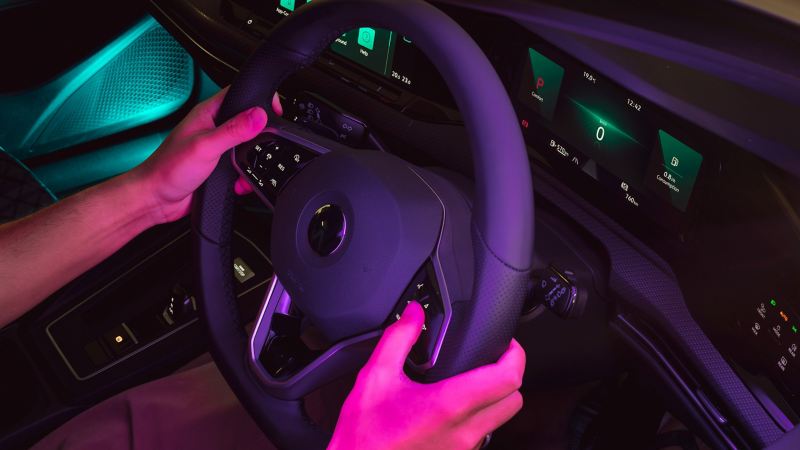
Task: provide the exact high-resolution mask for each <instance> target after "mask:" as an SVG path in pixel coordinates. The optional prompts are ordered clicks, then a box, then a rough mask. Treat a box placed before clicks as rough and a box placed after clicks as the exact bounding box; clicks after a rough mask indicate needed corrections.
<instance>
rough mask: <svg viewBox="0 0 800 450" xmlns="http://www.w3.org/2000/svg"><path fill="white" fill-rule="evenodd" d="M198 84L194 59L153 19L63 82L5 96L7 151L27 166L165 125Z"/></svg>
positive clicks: (1, 109)
mask: <svg viewBox="0 0 800 450" xmlns="http://www.w3.org/2000/svg"><path fill="white" fill-rule="evenodd" d="M194 80H195V72H194V64H193V62H192V59H191V57H190V56H189V55H188V54H187V53H186V51H184V50H183V48H182V47H181V46H180V45H179V44H178V43H177V42H176V41H175V40H174V39H173V38H172V37H171V36H170V35H169V33H167V31H166V30H164V29H163V28H162V27H161V26H160V25H158V23H157V22H156V21H155V20H154V19H152V18H151V17H146V18H145V19H143V20H141V21H140V22H138V23H137V24H136V25H134V26H133V27H132V28H131V29H129V30H128V31H126V32H124V33H123V34H122V35H121V36H119V37H118V38H117V39H115V40H113V41H112V42H110V43H109V44H107V45H106V46H105V47H103V48H102V49H101V50H100V51H98V52H97V53H95V54H94V55H92V56H91V57H89V58H88V59H86V60H85V61H83V62H81V63H80V64H78V65H77V66H75V67H73V68H72V69H70V70H68V71H66V72H65V73H63V74H61V75H60V76H58V77H57V78H56V79H54V80H52V81H50V82H47V83H46V84H44V85H43V86H41V87H38V88H35V89H31V90H28V91H25V92H22V93H17V94H6V95H2V96H0V123H2V124H3V127H2V129H0V145H2V146H3V147H4V148H5V149H6V150H7V151H9V152H10V153H11V154H13V155H14V156H15V157H17V158H19V159H21V160H25V159H28V158H31V157H34V156H41V155H43V154H46V153H49V152H52V151H55V150H58V149H62V148H66V147H71V146H75V145H78V144H81V143H85V142H88V141H91V140H94V139H97V138H100V137H104V136H109V135H112V134H114V133H118V132H121V131H125V130H129V129H131V128H134V127H137V126H140V125H143V124H147V123H150V122H153V121H156V120H159V119H162V118H164V117H166V116H168V115H169V114H171V113H173V112H175V111H177V110H178V109H179V108H180V107H181V106H183V105H184V104H185V103H186V102H187V101H188V100H189V98H190V96H191V94H192V91H193V88H194Z"/></svg>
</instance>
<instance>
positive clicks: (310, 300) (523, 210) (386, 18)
mask: <svg viewBox="0 0 800 450" xmlns="http://www.w3.org/2000/svg"><path fill="white" fill-rule="evenodd" d="M358 27H379V28H383V29H391V30H394V31H395V32H399V33H402V35H404V36H408V37H410V38H411V39H413V42H414V43H415V44H416V45H417V46H418V47H419V48H420V49H421V50H422V51H423V52H424V53H425V54H426V55H427V56H428V58H429V59H430V60H431V61H432V62H433V64H434V65H435V66H436V68H437V69H438V70H439V72H440V73H441V74H442V76H443V78H444V79H445V80H446V82H447V85H448V87H449V88H450V90H451V92H452V94H453V97H454V98H455V100H456V102H457V104H458V107H459V109H460V111H461V114H462V116H463V118H464V123H465V126H466V129H467V132H468V133H469V136H470V138H471V147H472V155H473V160H474V165H475V189H474V198H473V199H469V198H468V197H467V196H466V195H465V194H464V193H463V192H462V191H460V190H459V189H458V188H456V187H455V184H453V183H451V182H450V181H448V179H446V177H443V176H441V175H438V174H437V173H434V172H432V171H429V170H425V169H422V168H419V167H415V166H414V165H412V164H410V163H408V162H406V161H404V160H402V159H399V158H397V157H395V156H393V155H390V154H387V153H382V152H376V151H368V150H356V149H351V148H346V147H343V146H341V145H339V144H336V143H333V142H329V141H327V140H325V139H323V138H319V137H316V136H314V135H312V134H310V133H307V132H305V131H304V130H302V129H300V128H299V127H297V126H295V125H294V124H291V123H288V122H287V121H284V120H282V119H280V118H278V117H275V115H274V114H273V113H272V111H271V108H270V102H271V99H272V96H273V94H274V93H275V91H276V89H277V88H278V86H279V85H280V83H281V82H282V81H283V80H284V79H285V78H286V77H287V76H288V75H290V74H292V73H293V72H295V71H296V70H298V69H300V68H302V67H306V66H308V65H309V64H311V63H313V62H314V61H315V59H316V58H317V57H318V56H319V55H320V53H321V52H322V51H323V50H324V49H325V48H327V46H328V45H329V44H330V43H331V42H332V41H333V40H334V39H336V38H337V37H340V36H342V34H343V33H345V32H347V31H348V30H352V29H356V28H358ZM350 44H351V45H353V44H356V43H355V42H351V43H350ZM253 106H261V107H263V108H264V109H265V110H266V111H268V114H269V115H270V121H269V125H268V128H267V129H266V130H265V131H264V133H262V135H260V136H259V138H257V142H255V144H254V143H253V142H251V143H248V144H244V145H242V146H239V147H237V148H236V149H233V150H232V151H230V152H228V154H227V156H223V157H222V158H221V159H220V162H219V164H218V165H217V167H216V169H215V170H214V172H213V173H212V175H211V176H210V177H209V178H208V180H207V181H206V182H205V184H204V185H203V186H202V187H201V189H200V190H199V191H198V192H197V194H196V195H195V203H194V205H193V213H192V220H193V227H194V229H195V248H196V251H197V264H198V265H197V268H198V271H197V274H198V282H199V288H200V291H199V293H198V294H199V298H200V301H201V308H200V311H201V315H202V318H203V320H204V321H205V323H206V325H207V327H208V330H209V333H210V338H211V348H212V354H213V356H214V359H215V361H216V363H217V365H218V366H219V369H220V371H221V372H222V374H223V375H224V376H225V379H226V380H227V382H228V383H229V384H230V386H231V388H232V389H233V391H234V392H235V393H236V394H237V396H238V397H239V399H240V400H241V402H242V403H243V404H244V406H245V407H246V408H247V410H248V411H249V413H250V414H251V415H252V416H253V417H254V419H255V420H256V422H257V423H258V424H259V426H260V427H261V428H262V429H263V431H264V433H266V435H267V436H268V437H269V438H270V439H271V440H272V442H273V443H275V444H276V445H277V446H279V447H281V448H304V449H306V448H321V447H323V446H325V445H326V443H327V442H328V441H329V439H330V436H329V435H328V434H327V433H326V432H324V431H322V430H321V429H320V428H319V427H317V426H316V425H314V424H313V423H312V422H311V421H310V419H309V418H308V416H307V415H306V413H305V411H304V408H303V402H302V399H303V396H304V395H306V394H307V393H309V392H311V391H312V390H314V389H316V388H318V387H320V386H322V385H323V384H325V383H328V382H330V381H331V380H333V379H335V378H337V377H340V376H342V375H344V374H347V373H353V372H355V371H357V370H358V369H359V368H360V367H361V366H362V365H363V364H364V363H365V362H366V360H367V358H368V356H369V354H370V352H371V350H372V348H373V346H374V344H375V342H376V339H377V338H378V336H379V335H380V333H381V330H382V329H383V328H385V327H386V326H387V325H388V324H390V323H391V322H392V321H393V320H394V317H395V315H396V314H397V312H398V311H401V310H402V307H403V306H404V305H405V303H406V302H408V301H419V302H420V303H422V304H423V306H424V308H425V312H426V329H425V330H424V331H423V333H422V337H421V338H420V342H419V343H418V344H417V345H416V346H415V347H414V350H413V351H412V354H411V355H410V358H409V361H408V365H409V367H410V370H412V371H414V372H415V373H417V374H418V375H419V378H420V379H421V380H422V381H436V380H440V379H442V378H445V377H448V376H452V375H455V374H458V373H461V372H464V371H466V370H469V369H472V368H475V367H477V366H480V365H484V364H488V363H492V362H494V361H496V360H497V358H498V357H499V356H500V355H501V354H502V353H503V351H504V350H505V349H506V348H507V347H508V343H509V341H510V340H511V338H512V336H513V333H514V330H515V328H516V325H517V321H518V317H519V315H520V312H521V309H522V304H523V300H524V296H525V290H526V284H527V281H528V277H529V271H530V267H531V264H532V254H533V236H534V230H533V225H534V211H533V188H532V184H531V175H530V168H529V163H528V158H527V154H526V150H525V144H524V142H523V139H522V135H521V132H520V129H519V126H518V125H517V118H516V115H515V113H514V110H513V108H512V106H511V102H510V100H509V98H508V95H507V93H506V91H505V89H504V87H503V85H502V83H501V82H500V79H499V78H498V76H497V73H496V72H495V71H494V69H493V68H492V66H491V64H490V63H489V61H488V60H487V59H486V57H485V55H484V54H483V53H482V52H481V50H480V49H479V48H478V46H477V45H476V44H475V42H474V41H473V40H472V39H471V38H470V36H469V35H468V34H467V33H466V32H465V31H464V30H463V29H462V28H461V27H460V26H459V25H458V24H456V23H455V22H454V21H453V20H452V19H450V18H449V17H448V16H447V15H445V14H444V13H443V12H441V11H439V10H438V9H436V8H435V7H434V6H432V5H430V4H428V3H425V2H423V1H421V0H403V1H397V0H315V1H314V2H312V3H311V4H309V5H306V6H303V7H302V8H300V9H298V10H297V11H296V12H295V13H293V15H292V16H291V17H289V18H287V19H284V20H283V21H282V22H281V23H280V24H279V25H278V26H277V27H276V28H275V29H274V31H273V32H272V33H271V34H270V35H269V37H268V38H267V39H266V40H265V41H264V42H263V43H262V44H261V46H260V47H259V48H258V50H256V52H255V53H254V54H253V55H252V56H251V57H250V59H249V60H248V61H247V62H246V63H245V65H244V67H242V69H241V72H239V74H238V76H237V78H236V80H235V81H234V82H233V84H232V85H231V87H230V90H229V91H228V93H227V95H226V97H225V100H224V102H223V104H222V106H221V108H220V111H219V114H218V117H217V118H216V120H217V123H223V122H225V121H226V120H228V119H230V118H231V117H233V116H234V115H235V114H237V113H238V112H240V111H244V110H246V109H248V108H251V107H253ZM256 147H257V148H256ZM281 152H283V153H284V154H285V155H284V156H280V155H281V154H282V153H281ZM267 154H269V157H267V156H266V155H267ZM273 157H274V159H273ZM258 158H260V159H259V161H260V162H258V163H257V162H256V161H255V160H256V159H258ZM281 158H283V159H281ZM265 159H266V163H270V161H271V163H273V164H274V165H273V166H269V167H268V168H267V169H264V170H266V171H267V172H261V175H257V174H256V172H257V171H258V167H262V168H263V165H264V164H265ZM276 161H277V162H276ZM278 165H280V167H282V169H280V170H281V171H283V170H285V169H286V167H287V166H292V171H293V173H292V176H291V178H286V179H284V180H281V183H282V184H281V185H280V186H279V188H280V191H279V192H278V191H277V190H275V191H274V196H271V194H270V193H269V192H268V189H267V188H270V187H271V186H269V185H267V186H266V187H265V186H264V181H265V180H267V181H272V180H274V178H270V177H271V175H270V174H269V171H275V170H278ZM257 166H258V167H257ZM276 173H277V172H276ZM240 174H244V175H245V176H248V179H249V180H250V181H251V182H252V184H253V186H254V188H255V190H256V193H257V194H259V196H261V198H262V199H263V200H264V201H265V203H267V205H268V206H269V207H270V208H273V207H274V218H273V227H272V236H271V240H272V259H273V264H274V267H275V273H276V276H275V277H273V279H272V282H271V284H270V286H269V289H268V293H267V296H266V298H265V300H264V304H263V305H262V309H261V313H260V315H259V317H258V320H257V323H256V328H255V331H254V332H253V333H251V334H249V335H248V333H246V332H245V330H244V328H243V326H242V325H243V324H242V323H241V319H240V315H239V310H238V307H237V304H236V298H235V295H234V289H233V283H234V282H235V281H234V279H233V277H231V267H232V264H233V262H232V254H231V240H232V222H233V205H234V200H235V194H234V192H233V185H234V182H235V180H236V179H237V177H238V176H239V175H240ZM259 177H260V178H259ZM275 185H276V186H277V183H275ZM278 194H279V195H278ZM309 330H313V333H310V334H312V335H313V336H315V338H314V339H311V340H313V341H314V342H316V344H309V338H308V334H309Z"/></svg>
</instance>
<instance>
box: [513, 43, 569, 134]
mask: <svg viewBox="0 0 800 450" xmlns="http://www.w3.org/2000/svg"><path fill="white" fill-rule="evenodd" d="M528 57H529V60H530V64H528V65H527V67H526V68H525V71H526V77H525V80H526V81H525V83H524V85H523V86H522V95H523V97H522V98H523V99H524V100H525V103H526V104H528V106H530V107H531V108H533V109H534V110H536V111H537V112H538V113H539V114H540V115H541V116H542V117H544V118H545V119H547V120H552V119H553V113H554V112H555V109H556V103H557V101H558V94H559V92H560V91H561V81H562V80H563V78H564V68H563V67H561V66H560V65H558V64H557V63H556V62H555V61H553V60H551V59H550V58H548V57H546V56H544V55H542V54H541V53H539V52H537V51H536V50H534V49H532V48H529V49H528Z"/></svg>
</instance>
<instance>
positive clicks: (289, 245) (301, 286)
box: [271, 150, 443, 342]
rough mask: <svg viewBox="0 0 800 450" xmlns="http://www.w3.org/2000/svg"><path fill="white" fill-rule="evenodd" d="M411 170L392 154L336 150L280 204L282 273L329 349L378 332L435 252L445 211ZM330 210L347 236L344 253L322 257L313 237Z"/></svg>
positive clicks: (275, 244)
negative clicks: (337, 212)
mask: <svg viewBox="0 0 800 450" xmlns="http://www.w3.org/2000/svg"><path fill="white" fill-rule="evenodd" d="M408 166H409V164H408V163H406V162H405V161H403V160H401V159H399V158H397V157H396V156H393V155H390V154H387V153H382V152H374V151H367V150H343V151H333V152H330V153H327V154H325V155H322V156H320V157H318V158H316V159H315V160H314V161H312V162H311V163H310V164H309V165H308V166H307V167H306V168H304V169H303V170H302V171H301V172H300V173H298V174H297V175H296V176H295V177H294V178H293V179H292V181H291V182H290V183H289V184H288V185H287V186H286V188H285V189H284V190H283V192H282V193H281V195H280V197H279V200H278V203H277V205H276V208H275V216H274V219H273V222H272V244H271V248H272V263H273V266H274V267H275V273H276V275H277V276H278V279H280V280H281V282H282V283H283V285H284V287H285V288H286V290H287V291H288V293H289V295H290V296H291V299H292V302H293V303H294V304H295V305H296V306H297V307H298V308H299V309H300V310H301V311H303V314H304V315H305V316H306V317H307V318H308V319H309V321H310V322H311V323H313V324H315V326H317V327H318V328H319V331H320V332H321V333H322V335H323V336H324V337H325V338H326V340H328V341H329V342H338V341H340V340H342V339H344V338H347V337H350V336H355V335H359V334H363V333H366V332H369V331H372V330H376V329H379V328H380V327H381V325H382V324H383V323H384V322H386V318H387V317H389V315H390V313H391V312H392V310H393V309H394V307H395V305H396V304H397V301H398V299H399V298H400V295H401V294H402V293H403V291H404V290H405V289H406V286H407V284H408V282H409V280H411V278H412V277H413V276H414V273H415V272H417V270H419V268H420V267H421V266H422V265H423V263H424V262H425V261H426V260H427V259H428V258H429V257H430V255H431V254H432V253H433V251H434V248H435V245H436V242H437V240H438V237H439V233H440V231H441V224H442V214H443V211H442V206H441V204H440V203H439V201H438V199H437V198H436V196H435V195H434V193H433V192H432V191H431V190H430V188H429V187H428V186H427V185H425V183H424V182H423V181H422V180H421V179H420V178H419V177H418V176H417V175H416V174H415V173H414V172H413V171H412V170H411V169H410V168H409V167H408ZM325 205H338V207H339V208H341V209H342V211H343V213H344V217H345V221H346V222H347V224H348V230H347V234H346V236H345V237H344V239H345V240H344V242H342V244H341V247H342V248H341V249H339V251H337V252H335V253H333V254H331V255H328V256H320V255H319V254H318V253H317V252H316V251H315V250H314V248H313V247H312V245H311V242H310V241H309V238H308V232H307V231H306V230H307V229H308V226H309V224H310V223H311V222H312V220H313V219H314V216H315V214H316V212H317V211H318V210H319V209H320V208H321V207H323V206H325ZM288 236H294V239H287V237H288Z"/></svg>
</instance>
